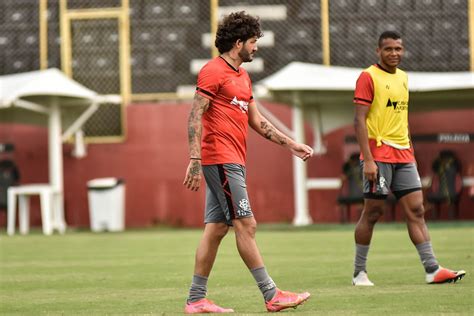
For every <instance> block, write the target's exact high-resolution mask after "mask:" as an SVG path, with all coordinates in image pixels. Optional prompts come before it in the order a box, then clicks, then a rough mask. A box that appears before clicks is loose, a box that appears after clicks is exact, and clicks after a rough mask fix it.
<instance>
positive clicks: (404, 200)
mask: <svg viewBox="0 0 474 316" xmlns="http://www.w3.org/2000/svg"><path fill="white" fill-rule="evenodd" d="M377 55H378V57H379V63H378V64H375V65H372V66H370V67H369V68H367V69H365V70H364V71H363V72H362V73H361V75H360V76H359V78H358V80H357V84H356V89H355V93H354V105H355V108H356V109H355V118H354V127H355V132H356V136H357V141H358V143H359V146H360V149H361V157H360V159H361V168H362V171H363V181H364V209H363V211H362V214H361V217H360V219H359V222H358V223H357V225H356V228H355V244H356V245H355V246H356V249H355V260H354V275H353V279H352V284H353V285H356V286H373V285H374V283H372V282H371V281H370V280H369V278H368V276H367V269H366V262H367V255H368V252H369V247H370V241H371V239H372V233H373V229H374V226H375V224H376V223H377V221H378V219H379V218H380V217H381V216H382V214H383V210H384V202H385V199H386V198H387V196H388V193H389V191H392V193H393V194H394V195H395V197H396V198H397V199H398V201H399V202H400V204H401V206H402V209H403V211H404V212H405V215H406V220H407V227H408V233H409V235H410V239H411V241H412V242H413V244H414V245H415V247H416V249H417V251H418V254H419V256H420V259H421V262H422V263H423V266H424V268H425V272H426V282H427V283H445V282H456V281H457V280H460V279H461V278H462V277H464V275H465V274H466V272H465V271H462V270H460V271H452V270H449V269H446V268H443V267H441V266H440V265H439V264H438V261H437V260H436V257H435V255H434V253H433V248H432V246H431V241H430V236H429V233H428V228H427V227H426V224H425V219H424V212H425V210H424V207H423V194H422V191H421V182H420V176H419V175H418V171H417V168H416V161H415V156H414V153H413V147H412V144H411V142H410V137H409V132H408V100H409V95H408V77H407V74H406V73H405V72H404V71H402V70H400V69H398V68H397V67H398V65H399V64H400V62H401V58H402V56H403V42H402V39H401V37H400V35H399V34H397V33H396V32H392V31H387V32H384V33H382V34H381V35H380V37H379V41H378V47H377Z"/></svg>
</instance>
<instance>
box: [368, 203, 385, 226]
mask: <svg viewBox="0 0 474 316" xmlns="http://www.w3.org/2000/svg"><path fill="white" fill-rule="evenodd" d="M383 211H384V210H383V207H380V206H374V207H372V208H370V209H369V210H367V221H368V222H369V223H371V224H375V223H376V222H377V221H378V220H379V218H380V217H381V216H382V215H383Z"/></svg>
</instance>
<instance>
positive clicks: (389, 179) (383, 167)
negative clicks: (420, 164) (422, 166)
mask: <svg viewBox="0 0 474 316" xmlns="http://www.w3.org/2000/svg"><path fill="white" fill-rule="evenodd" d="M375 163H376V164H377V166H378V174H377V181H375V182H374V181H368V180H367V179H366V178H365V176H364V174H363V172H362V176H363V181H364V198H366V199H377V200H380V199H386V198H387V196H388V194H389V193H390V191H391V192H392V193H393V194H394V195H395V197H396V198H397V199H400V198H401V197H403V196H405V195H407V194H408V193H411V192H414V191H419V190H421V180H420V175H419V174H418V170H417V169H416V164H415V163H386V162H379V161H376V162H375ZM360 168H361V170H363V168H364V161H361V162H360Z"/></svg>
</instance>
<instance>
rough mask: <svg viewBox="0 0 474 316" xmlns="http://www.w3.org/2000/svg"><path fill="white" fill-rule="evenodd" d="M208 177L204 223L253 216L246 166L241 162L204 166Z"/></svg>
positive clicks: (203, 169) (204, 171)
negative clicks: (246, 179) (246, 182)
mask: <svg viewBox="0 0 474 316" xmlns="http://www.w3.org/2000/svg"><path fill="white" fill-rule="evenodd" d="M202 172H203V174H204V178H205V179H206V184H207V186H206V210H205V214H204V223H226V224H227V225H229V226H232V220H233V219H237V218H243V217H252V216H253V213H252V209H251V207H250V202H249V198H248V194H247V185H246V184H245V167H244V166H241V165H239V164H222V165H209V166H202Z"/></svg>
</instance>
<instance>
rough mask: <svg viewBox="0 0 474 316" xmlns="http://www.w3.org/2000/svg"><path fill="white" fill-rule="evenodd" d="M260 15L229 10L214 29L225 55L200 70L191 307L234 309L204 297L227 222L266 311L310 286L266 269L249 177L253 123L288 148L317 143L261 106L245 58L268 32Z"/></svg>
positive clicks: (303, 154) (189, 176)
mask: <svg viewBox="0 0 474 316" xmlns="http://www.w3.org/2000/svg"><path fill="white" fill-rule="evenodd" d="M262 35H263V34H262V32H261V29H260V22H259V20H258V18H254V17H252V16H250V15H247V14H246V13H245V12H237V13H232V14H230V15H228V16H227V17H225V18H224V19H223V21H222V23H221V24H220V25H219V28H218V30H217V34H216V41H215V44H216V47H217V48H218V50H219V52H220V54H221V55H220V56H218V57H216V58H214V59H212V60H211V61H209V62H208V63H207V64H206V65H205V66H204V67H203V68H202V69H201V71H200V72H199V75H198V80H197V87H196V94H195V96H194V101H193V105H192V109H191V113H190V116H189V121H188V137H189V147H190V161H189V166H188V168H187V171H186V177H185V180H184V185H185V186H186V187H187V188H188V189H190V190H193V191H197V190H198V189H199V187H200V185H201V172H202V173H203V174H204V177H205V179H206V184H207V187H206V210H205V219H204V222H205V227H204V234H203V236H202V239H201V242H200V244H199V246H198V249H197V251H196V258H195V267H194V276H193V281H192V284H191V288H190V291H189V297H188V300H187V304H186V306H185V312H186V313H223V312H233V310H232V309H227V308H222V307H220V306H217V305H216V304H214V303H212V302H211V301H209V300H208V299H207V298H206V292H207V279H208V277H209V274H210V272H211V269H212V266H213V264H214V260H215V258H216V254H217V250H218V247H219V244H220V242H221V240H222V238H223V237H224V236H225V235H226V234H227V232H228V230H229V226H233V227H234V229H235V236H236V241H237V248H238V251H239V254H240V256H241V258H242V260H243V261H244V262H245V264H246V265H247V267H248V268H249V270H250V272H251V273H252V275H253V277H254V278H255V281H256V283H257V285H258V287H259V289H260V291H261V292H262V295H263V297H264V300H265V305H266V308H267V310H268V311H270V312H277V311H280V310H282V309H285V308H289V307H296V306H298V305H300V304H301V303H303V302H304V301H306V300H307V299H308V298H309V296H310V294H309V293H307V292H305V293H300V294H297V293H291V292H286V291H280V290H279V289H278V288H277V287H276V285H275V283H274V282H273V280H272V279H271V277H270V276H269V275H268V273H267V271H266V269H265V266H264V263H263V259H262V256H261V255H260V252H259V250H258V247H257V244H256V242H255V231H256V227H257V223H256V221H255V218H254V216H253V213H252V209H251V206H250V202H249V199H248V195H247V190H246V183H245V159H246V140H247V131H248V125H250V127H252V128H253V129H254V130H255V131H256V132H257V133H259V134H260V135H262V136H264V137H265V138H267V139H269V140H271V141H273V142H275V143H277V144H279V145H282V146H284V147H286V148H288V149H289V150H290V151H291V152H292V153H293V154H294V155H296V156H298V157H300V158H301V159H303V160H304V161H306V160H307V159H308V158H309V157H311V156H312V154H313V150H312V149H311V147H309V146H307V145H305V144H299V143H296V142H294V141H293V140H292V139H290V138H289V137H287V136H286V135H284V134H283V133H281V132H280V131H278V130H277V129H276V128H275V127H274V126H273V125H272V124H271V123H270V122H268V121H267V120H266V119H265V118H264V117H263V116H262V115H261V114H260V112H259V111H258V109H257V106H256V104H255V102H254V100H253V96H252V83H251V80H250V78H249V75H248V74H247V72H246V71H245V69H244V68H242V67H240V65H241V64H242V63H244V62H251V61H252V59H253V56H254V54H255V53H256V51H257V40H258V38H260V37H261V36H262Z"/></svg>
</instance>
